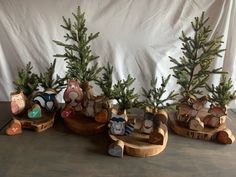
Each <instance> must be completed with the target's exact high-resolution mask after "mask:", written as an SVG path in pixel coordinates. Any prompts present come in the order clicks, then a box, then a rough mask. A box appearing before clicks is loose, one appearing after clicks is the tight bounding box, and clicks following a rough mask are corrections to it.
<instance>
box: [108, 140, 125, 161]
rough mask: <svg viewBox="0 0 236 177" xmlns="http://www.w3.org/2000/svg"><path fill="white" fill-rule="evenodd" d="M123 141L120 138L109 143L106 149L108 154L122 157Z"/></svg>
mask: <svg viewBox="0 0 236 177" xmlns="http://www.w3.org/2000/svg"><path fill="white" fill-rule="evenodd" d="M124 145H125V144H124V142H123V141H121V140H118V141H115V142H114V143H112V144H110V146H109V149H108V154H110V155H111V156H114V157H120V158H122V157H123V154H124Z"/></svg>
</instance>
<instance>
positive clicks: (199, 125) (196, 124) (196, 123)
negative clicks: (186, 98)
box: [189, 117, 204, 131]
mask: <svg viewBox="0 0 236 177" xmlns="http://www.w3.org/2000/svg"><path fill="white" fill-rule="evenodd" d="M189 128H190V129H191V130H197V131H201V130H203V129H204V123H203V122H202V121H201V119H200V118H199V117H196V118H195V119H192V120H190V122H189Z"/></svg>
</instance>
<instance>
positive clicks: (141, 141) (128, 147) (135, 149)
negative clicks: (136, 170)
mask: <svg viewBox="0 0 236 177" xmlns="http://www.w3.org/2000/svg"><path fill="white" fill-rule="evenodd" d="M167 131H168V130H167ZM109 136H110V138H111V139H112V140H113V141H118V140H121V141H123V142H124V144H125V152H126V154H127V155H130V156H136V157H148V156H154V155H157V154H159V153H161V152H162V151H163V150H164V149H165V148H166V144H167V141H168V133H167V132H166V133H165V137H164V143H163V145H156V144H152V143H149V142H148V139H149V135H147V134H143V133H140V132H139V131H134V132H133V133H131V134H130V135H129V136H118V135H112V134H111V132H109Z"/></svg>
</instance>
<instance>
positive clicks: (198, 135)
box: [170, 109, 235, 144]
mask: <svg viewBox="0 0 236 177" xmlns="http://www.w3.org/2000/svg"><path fill="white" fill-rule="evenodd" d="M207 112H208V110H207V109H202V110H201V111H199V113H198V117H200V119H202V117H205V115H206V114H207ZM175 118H176V113H173V114H171V116H170V125H171V129H172V130H173V131H174V132H175V133H176V134H178V135H181V136H184V137H189V138H195V139H202V140H211V141H218V142H220V143H223V144H232V143H233V142H234V140H235V138H234V136H233V135H232V132H231V131H230V130H229V129H227V126H226V124H225V123H224V124H222V125H220V126H219V127H218V128H208V127H204V128H203V129H202V130H191V129H189V128H187V127H184V126H183V125H181V124H180V123H179V122H178V121H176V120H175ZM225 133H226V134H227V135H228V137H225ZM222 134H223V135H224V137H223V138H222V137H221V135H222Z"/></svg>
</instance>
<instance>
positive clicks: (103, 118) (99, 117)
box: [95, 109, 109, 123]
mask: <svg viewBox="0 0 236 177" xmlns="http://www.w3.org/2000/svg"><path fill="white" fill-rule="evenodd" d="M108 115H109V114H108V111H107V110H106V109H102V110H101V112H99V113H97V114H96V115H95V121H97V122H100V123H106V122H108V117H109V116H108Z"/></svg>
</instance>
